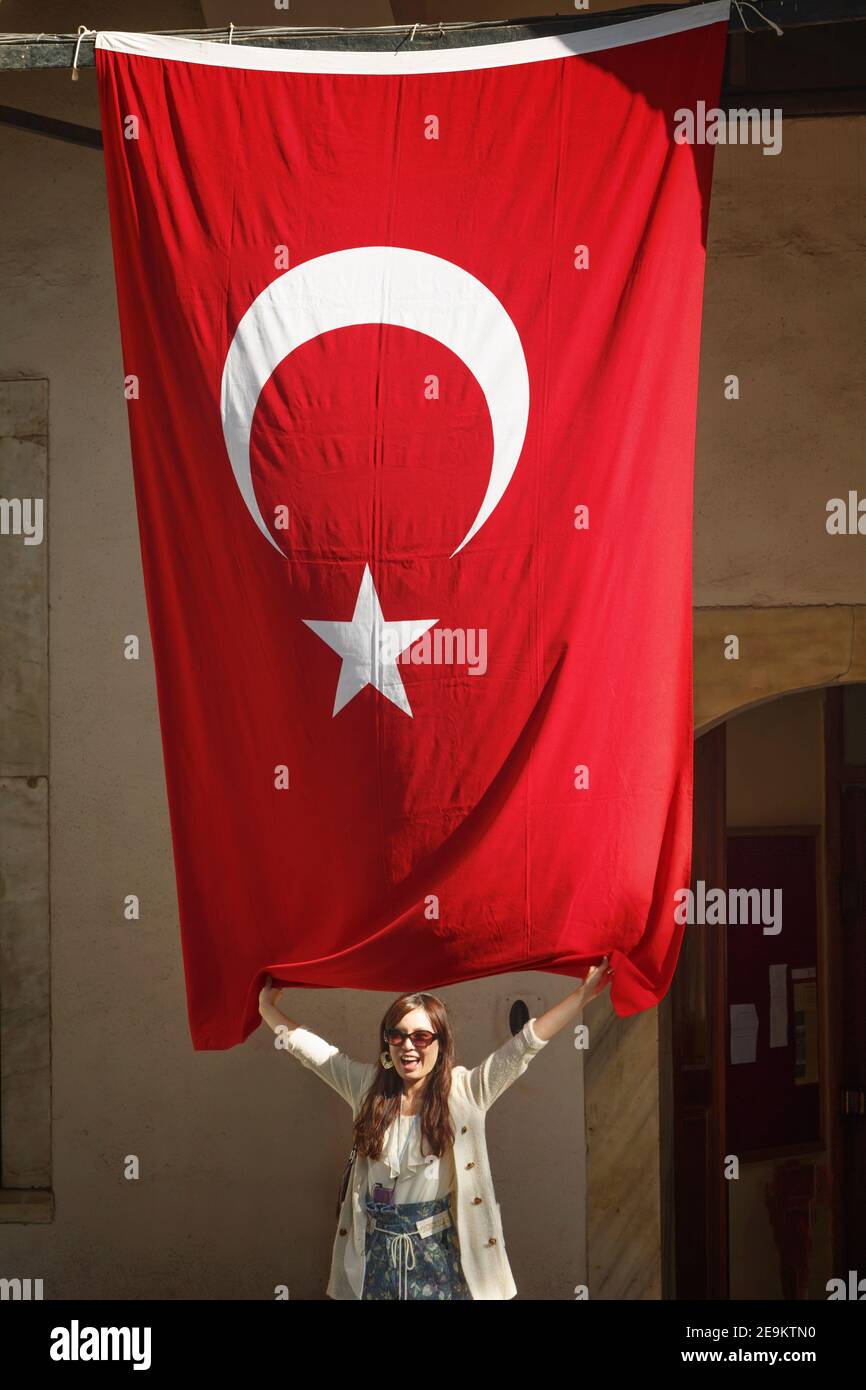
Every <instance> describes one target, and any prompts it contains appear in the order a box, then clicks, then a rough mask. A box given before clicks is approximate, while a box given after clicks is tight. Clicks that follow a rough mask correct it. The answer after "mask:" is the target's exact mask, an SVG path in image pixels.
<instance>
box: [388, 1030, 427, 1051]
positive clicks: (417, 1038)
mask: <svg viewBox="0 0 866 1390" xmlns="http://www.w3.org/2000/svg"><path fill="white" fill-rule="evenodd" d="M438 1037H439V1034H438V1033H428V1032H427V1031H426V1030H425V1029H419V1030H417V1031H416V1032H414V1033H407V1032H406V1030H405V1029H404V1028H388V1029H386V1030H385V1041H386V1042H387V1043H390V1045H391V1047H399V1046H400V1044H401V1042H402V1041H403V1039H404V1038H408V1039H409V1041H410V1042H411V1044H412V1046H413V1047H421V1048H424V1047H429V1046H430V1044H431V1043H432V1042H434V1041H435V1040H436V1038H438Z"/></svg>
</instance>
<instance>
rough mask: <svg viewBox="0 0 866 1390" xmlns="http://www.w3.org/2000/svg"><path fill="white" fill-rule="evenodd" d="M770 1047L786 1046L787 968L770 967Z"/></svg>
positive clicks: (781, 966)
mask: <svg viewBox="0 0 866 1390" xmlns="http://www.w3.org/2000/svg"><path fill="white" fill-rule="evenodd" d="M770 1046H771V1047H787V1046H788V967H787V965H771V966H770Z"/></svg>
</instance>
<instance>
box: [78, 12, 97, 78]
mask: <svg viewBox="0 0 866 1390" xmlns="http://www.w3.org/2000/svg"><path fill="white" fill-rule="evenodd" d="M87 34H94V35H95V34H96V30H95V29H88V27H87V25H86V24H79V26H78V42H77V43H76V45H75V52H74V54H73V55H72V81H73V82H77V81H78V51H79V49H80V48H81V40H82V39H83V38H84V37H85V36H86V35H87Z"/></svg>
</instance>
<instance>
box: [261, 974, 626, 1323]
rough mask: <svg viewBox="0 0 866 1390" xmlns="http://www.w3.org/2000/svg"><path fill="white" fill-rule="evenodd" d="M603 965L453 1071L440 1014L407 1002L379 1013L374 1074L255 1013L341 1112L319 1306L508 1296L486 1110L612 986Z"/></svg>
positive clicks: (429, 999) (273, 1016) (441, 1009)
mask: <svg viewBox="0 0 866 1390" xmlns="http://www.w3.org/2000/svg"><path fill="white" fill-rule="evenodd" d="M612 973H613V972H612V971H611V970H610V969H609V968H608V964H607V957H605V958H604V960H603V961H602V963H601V965H599V966H596V967H595V968H594V969H592V970H590V972H589V974H588V975H587V977H586V979H585V980H584V981H583V982H582V984H581V985H580V986H579V987H578V989H576V990H575V991H574V992H573V993H572V994H569V995H567V997H566V998H565V999H563V1000H562V1001H561V1003H559V1004H555V1005H554V1006H553V1008H552V1009H548V1010H547V1012H546V1013H544V1014H542V1015H541V1017H540V1018H537V1019H536V1018H530V1019H529V1020H528V1021H527V1022H526V1023H525V1024H524V1025H523V1027H522V1028H521V1030H520V1032H519V1033H516V1034H515V1036H514V1037H511V1038H509V1039H508V1041H507V1042H506V1043H503V1045H502V1047H500V1048H499V1049H498V1050H497V1051H496V1052H494V1053H492V1054H491V1056H489V1057H488V1058H487V1060H486V1061H484V1062H482V1063H481V1065H480V1066H477V1067H472V1068H471V1069H469V1068H467V1067H462V1066H458V1065H456V1064H455V1061H454V1040H453V1036H452V1033H451V1027H450V1024H449V1022H448V1015H447V1012H446V1009H445V1005H444V1004H443V1003H442V1000H441V999H438V998H437V997H436V995H434V994H426V993H422V994H406V995H403V996H401V998H399V999H396V1000H395V1001H394V1003H393V1004H392V1005H391V1007H390V1008H389V1009H388V1010H387V1012H386V1014H385V1017H384V1018H383V1020H382V1024H381V1028H380V1030H379V1037H380V1040H381V1042H380V1046H381V1052H380V1054H379V1059H378V1061H377V1062H375V1063H366V1062H356V1061H354V1060H353V1059H352V1058H351V1057H349V1056H347V1054H346V1053H345V1052H340V1051H339V1050H338V1049H337V1048H336V1047H333V1046H332V1045H331V1044H330V1043H327V1042H325V1040H324V1039H323V1038H320V1037H317V1036H316V1034H315V1033H311V1032H309V1030H308V1029H306V1028H302V1027H300V1025H299V1024H297V1023H293V1022H292V1021H291V1019H288V1018H287V1017H286V1015H285V1014H284V1013H282V1012H281V1011H280V1010H279V1009H278V1008H277V1007H276V1000H277V998H278V997H279V994H280V992H281V988H282V987H281V986H274V985H273V983H272V980H271V977H270V976H268V978H267V982H266V984H265V987H264V988H263V989H262V991H261V993H260V995H259V1012H260V1014H261V1016H262V1018H263V1019H264V1020H265V1022H266V1023H267V1024H268V1025H269V1027H271V1028H273V1030H274V1032H275V1033H276V1034H277V1035H278V1037H277V1044H276V1045H277V1046H280V1045H282V1046H283V1047H285V1048H286V1050H287V1051H289V1052H291V1053H292V1054H293V1055H294V1056H295V1057H297V1058H298V1060H299V1061H300V1062H302V1063H303V1065H304V1066H306V1067H309V1068H310V1069H311V1070H312V1071H314V1072H316V1073H317V1075H318V1076H320V1077H321V1078H322V1080H323V1081H326V1082H327V1083H328V1084H329V1085H330V1086H332V1087H333V1088H334V1090H335V1091H337V1092H338V1094H339V1095H341V1096H342V1097H343V1099H344V1100H345V1101H347V1102H348V1104H349V1105H351V1107H352V1117H353V1120H354V1128H353V1134H354V1142H355V1151H354V1152H355V1158H354V1162H352V1164H351V1172H350V1174H349V1181H348V1183H347V1185H346V1191H345V1195H344V1196H343V1198H342V1201H341V1204H340V1211H339V1218H338V1227H337V1235H336V1237H335V1240H334V1249H333V1254H332V1259H331V1274H330V1279H329V1281H328V1295H329V1297H331V1298H335V1299H364V1300H381V1299H414V1300H431V1301H433V1300H439V1299H465V1300H478V1299H500V1298H502V1299H508V1298H513V1297H514V1295H515V1294H516V1293H517V1287H516V1285H515V1283H514V1278H513V1276H512V1273H511V1268H510V1266H509V1263H508V1257H507V1256H506V1253H505V1244H504V1241H503V1236H502V1221H501V1216H500V1211H499V1203H498V1202H497V1201H496V1197H495V1194H494V1190H493V1180H492V1177H491V1173H490V1160H489V1157H488V1154H487V1145H486V1142H485V1137H484V1120H485V1115H486V1112H487V1111H488V1110H489V1108H490V1106H491V1105H492V1104H493V1102H494V1101H495V1100H496V1098H497V1096H500V1095H501V1094H502V1092H503V1091H504V1090H505V1089H506V1088H507V1087H508V1086H510V1085H511V1083H512V1082H513V1081H516V1080H517V1078H518V1077H519V1076H521V1075H522V1074H523V1072H525V1071H526V1068H527V1067H528V1066H529V1063H530V1062H531V1060H532V1058H533V1057H534V1056H535V1054H536V1053H537V1052H540V1051H541V1049H542V1047H544V1046H545V1044H546V1043H547V1042H548V1041H549V1040H550V1038H552V1037H553V1035H554V1034H555V1033H558V1032H559V1030H560V1029H561V1028H564V1027H565V1026H566V1024H568V1023H571V1021H572V1019H574V1018H576V1017H577V1015H578V1014H579V1013H580V1012H581V1010H582V1009H583V1008H584V1007H585V1005H586V1004H587V1003H588V1002H589V1001H590V999H594V998H595V996H596V995H597V994H600V993H601V991H602V990H603V989H605V987H606V986H607V985H608V984H609V983H610V976H611V975H612Z"/></svg>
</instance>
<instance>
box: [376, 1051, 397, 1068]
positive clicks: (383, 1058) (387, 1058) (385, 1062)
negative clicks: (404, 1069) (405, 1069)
mask: <svg viewBox="0 0 866 1390" xmlns="http://www.w3.org/2000/svg"><path fill="white" fill-rule="evenodd" d="M379 1061H380V1062H381V1063H382V1066H383V1067H385V1069H386V1070H387V1069H388V1067H393V1065H394V1063H393V1062H392V1061H391V1055H390V1053H388V1052H380V1053H379Z"/></svg>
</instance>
